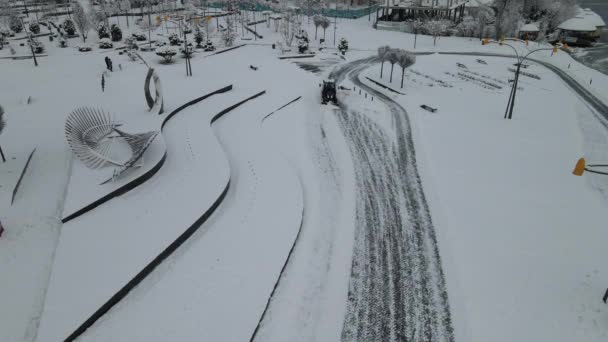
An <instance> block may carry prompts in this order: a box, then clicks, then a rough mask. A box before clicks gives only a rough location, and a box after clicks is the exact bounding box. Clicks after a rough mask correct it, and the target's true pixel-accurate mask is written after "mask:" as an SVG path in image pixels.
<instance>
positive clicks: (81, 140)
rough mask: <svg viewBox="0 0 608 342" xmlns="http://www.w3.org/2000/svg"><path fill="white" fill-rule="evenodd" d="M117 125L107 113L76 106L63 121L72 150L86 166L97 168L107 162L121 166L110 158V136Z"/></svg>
mask: <svg viewBox="0 0 608 342" xmlns="http://www.w3.org/2000/svg"><path fill="white" fill-rule="evenodd" d="M116 127H118V125H117V124H116V123H115V122H114V120H113V118H112V116H111V115H110V114H109V113H104V112H103V111H100V110H97V109H94V108H87V107H82V108H77V109H76V110H74V111H73V112H72V113H70V115H68V118H67V119H66V122H65V137H66V138H67V140H68V144H69V145H70V148H71V149H72V152H74V155H75V156H76V157H77V158H78V159H80V161H82V162H83V163H84V164H85V165H86V166H87V167H88V168H91V169H98V168H101V167H104V166H107V165H108V164H110V165H114V166H121V165H122V163H120V162H118V161H115V160H112V158H111V157H110V156H111V155H112V151H111V150H112V147H113V145H114V140H113V139H111V138H110V136H111V135H112V133H113V132H114V128H116Z"/></svg>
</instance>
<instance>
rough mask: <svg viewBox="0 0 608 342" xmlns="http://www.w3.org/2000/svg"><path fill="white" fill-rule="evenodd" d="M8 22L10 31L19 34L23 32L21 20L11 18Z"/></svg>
mask: <svg viewBox="0 0 608 342" xmlns="http://www.w3.org/2000/svg"><path fill="white" fill-rule="evenodd" d="M9 20H10V22H9V28H10V29H11V31H13V32H15V33H19V32H21V31H22V30H23V24H21V20H19V18H17V17H11V18H10V19H9Z"/></svg>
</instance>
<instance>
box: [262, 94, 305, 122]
mask: <svg viewBox="0 0 608 342" xmlns="http://www.w3.org/2000/svg"><path fill="white" fill-rule="evenodd" d="M301 98H302V96H298V97H296V98H295V99H293V100H291V101H289V102H287V103H286V104H284V105H282V106H281V107H279V108H277V109H275V110H274V111H272V112H271V113H269V114H266V116H264V117H263V118H262V123H264V121H265V120H266V119H268V118H269V117H270V116H271V115H273V114H274V113H276V112H278V111H280V110H281V109H283V108H285V107H287V106H289V105H290V104H292V103H294V102H296V101H298V100H300V99H301Z"/></svg>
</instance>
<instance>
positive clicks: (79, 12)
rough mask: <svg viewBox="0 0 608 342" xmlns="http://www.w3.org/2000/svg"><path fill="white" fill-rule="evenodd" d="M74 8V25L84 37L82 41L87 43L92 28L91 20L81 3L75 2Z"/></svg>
mask: <svg viewBox="0 0 608 342" xmlns="http://www.w3.org/2000/svg"><path fill="white" fill-rule="evenodd" d="M72 7H73V8H74V24H75V25H76V28H77V29H78V32H80V35H81V36H82V41H83V42H84V43H86V41H87V36H88V35H89V30H91V28H92V23H91V19H90V18H89V16H88V15H87V13H86V12H85V11H84V8H82V5H81V4H80V2H78V1H75V2H74V4H72Z"/></svg>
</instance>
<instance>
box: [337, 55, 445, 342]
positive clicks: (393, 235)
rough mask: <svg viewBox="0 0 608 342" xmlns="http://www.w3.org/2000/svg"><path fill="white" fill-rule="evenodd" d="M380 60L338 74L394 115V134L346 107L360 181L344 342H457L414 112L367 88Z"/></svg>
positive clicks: (345, 124)
mask: <svg viewBox="0 0 608 342" xmlns="http://www.w3.org/2000/svg"><path fill="white" fill-rule="evenodd" d="M373 62H374V59H373V58H370V59H364V60H359V61H355V62H352V63H349V64H346V65H345V66H343V67H341V68H339V69H337V70H336V71H334V72H333V73H332V75H331V77H333V78H335V79H337V80H338V82H340V81H342V80H344V79H345V78H346V77H349V78H350V80H351V81H352V82H353V83H354V84H355V85H356V86H357V87H359V88H362V89H364V90H365V91H366V92H368V93H371V94H373V95H374V96H375V97H376V98H377V99H379V100H380V101H381V102H383V103H384V104H385V105H386V107H387V110H388V111H390V113H391V119H392V127H391V128H390V130H391V132H387V130H386V129H385V128H384V127H381V126H380V125H378V124H376V123H375V122H374V121H373V120H371V119H370V117H368V116H367V115H365V114H364V113H361V112H359V111H357V110H356V109H354V108H353V109H351V108H349V106H348V104H345V106H344V107H343V109H344V110H343V111H342V112H339V114H338V116H339V121H340V124H341V126H342V129H343V131H344V135H345V136H346V140H347V142H348V144H349V146H350V149H351V154H352V157H353V162H354V164H355V165H354V166H355V170H356V178H357V208H356V230H355V245H354V250H353V261H352V270H351V278H350V284H349V294H348V303H347V312H346V317H345V320H344V326H343V331H342V340H344V341H454V334H453V328H452V322H451V316H450V308H449V303H448V297H447V291H446V285H445V280H444V275H443V270H442V265H441V259H440V256H439V249H438V246H437V240H436V237H435V231H434V227H433V222H432V220H431V215H430V212H429V208H428V205H427V202H426V199H425V195H424V192H423V189H422V184H421V180H420V176H419V174H418V170H417V166H416V155H415V150H414V143H413V141H412V136H411V130H410V123H409V119H408V115H407V113H406V112H405V110H404V109H403V107H401V106H400V105H398V104H397V103H395V102H394V101H393V100H391V99H390V98H388V97H387V96H384V95H383V94H381V93H379V92H377V91H375V90H374V89H372V88H370V87H368V86H366V85H365V84H363V83H362V82H361V81H360V80H359V78H358V76H359V73H360V72H361V71H362V70H363V69H364V68H365V67H367V66H368V65H369V64H370V63H373Z"/></svg>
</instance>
